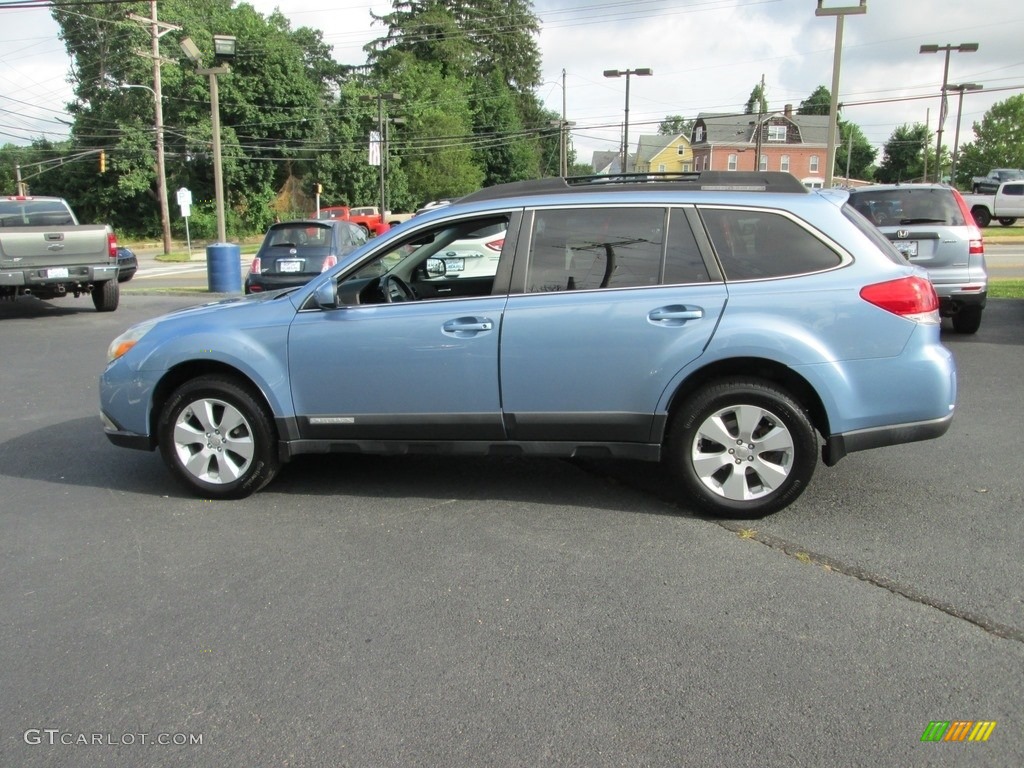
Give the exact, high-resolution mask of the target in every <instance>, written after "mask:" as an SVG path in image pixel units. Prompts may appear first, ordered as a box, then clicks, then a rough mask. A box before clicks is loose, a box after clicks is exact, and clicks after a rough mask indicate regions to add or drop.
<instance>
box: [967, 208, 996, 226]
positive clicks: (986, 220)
mask: <svg viewBox="0 0 1024 768" xmlns="http://www.w3.org/2000/svg"><path fill="white" fill-rule="evenodd" d="M971 215H972V216H973V217H974V221H975V222H976V223H977V225H978V226H979V227H987V226H988V225H989V224H991V223H992V214H991V213H989V212H988V208H985V207H984V206H981V205H976V206H974V207H973V208H971Z"/></svg>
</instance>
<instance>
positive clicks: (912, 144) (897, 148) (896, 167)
mask: <svg viewBox="0 0 1024 768" xmlns="http://www.w3.org/2000/svg"><path fill="white" fill-rule="evenodd" d="M930 142H931V133H930V132H929V130H928V127H927V126H925V125H922V124H921V123H915V124H914V125H901V126H900V127H899V128H897V129H896V130H894V131H893V132H892V135H891V136H890V137H889V140H888V141H886V142H885V146H884V147H883V149H882V153H883V157H882V162H881V163H880V164H879V166H878V168H877V170H876V171H875V178H877V179H878V180H879V181H881V182H882V183H883V184H894V183H896V182H898V181H912V180H914V179H920V178H922V177H923V175H924V158H925V155H926V154H927V152H928V149H927V148H928V145H929V144H930ZM929 167H934V166H933V165H932V164H931V163H929Z"/></svg>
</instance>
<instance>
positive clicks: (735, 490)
mask: <svg viewBox="0 0 1024 768" xmlns="http://www.w3.org/2000/svg"><path fill="white" fill-rule="evenodd" d="M667 449H668V450H667V460H668V463H669V466H670V469H671V471H672V473H673V475H674V476H675V477H676V479H677V481H678V482H679V483H680V485H681V486H682V489H683V490H684V492H685V494H686V495H685V500H686V501H688V502H692V503H694V504H696V505H697V506H698V507H699V508H701V509H702V510H704V511H706V512H710V513H711V514H713V515H717V516H719V517H732V518H748V519H749V518H759V517H764V516H765V515H769V514H771V513H772V512H776V511H778V510H780V509H782V508H783V507H785V506H788V505H789V504H791V503H792V502H793V501H795V500H796V499H797V497H799V496H800V494H801V493H803V492H804V489H805V488H806V487H807V484H808V482H810V479H811V476H812V475H813V474H814V469H815V467H816V465H817V462H818V439H817V435H816V434H815V432H814V427H812V426H811V422H810V419H809V418H808V416H807V413H806V412H805V410H804V409H803V407H801V405H800V404H799V403H798V402H797V401H796V400H795V399H793V398H792V397H791V396H790V395H789V394H788V393H787V392H786V391H784V390H783V389H781V388H779V387H777V386H776V385H774V384H772V383H769V382H766V381H760V380H756V379H727V380H722V381H719V382H717V383H715V384H712V385H711V386H708V387H706V388H705V389H703V390H700V391H698V392H696V393H695V394H693V395H691V396H690V397H689V398H688V399H686V400H685V401H684V402H683V403H681V404H680V406H679V407H678V408H676V409H675V411H674V415H673V417H672V420H671V423H670V427H669V435H668V439H667Z"/></svg>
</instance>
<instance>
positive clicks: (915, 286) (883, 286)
mask: <svg viewBox="0 0 1024 768" xmlns="http://www.w3.org/2000/svg"><path fill="white" fill-rule="evenodd" d="M860 297H861V298H862V299H864V301H867V302H870V303H871V304H874V305H875V306H876V307H880V308H882V309H884V310H885V311H886V312H892V313H893V314H894V315H899V316H900V317H905V318H907V319H908V320H913V321H914V322H915V323H925V324H929V325H938V324H939V323H940V322H941V320H940V319H939V297H938V296H936V295H935V289H934V288H933V287H932V284H931V283H930V282H928V280H926V279H925V278H923V277H917V276H916V275H915V276H912V277H901V278H900V279H898V280H889V281H887V282H884V283H875V284H874V285H865V286H864V287H863V288H861V289H860Z"/></svg>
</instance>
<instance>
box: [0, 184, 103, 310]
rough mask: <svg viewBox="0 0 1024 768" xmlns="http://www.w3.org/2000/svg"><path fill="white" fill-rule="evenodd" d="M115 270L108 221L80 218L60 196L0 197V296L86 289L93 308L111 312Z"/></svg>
mask: <svg viewBox="0 0 1024 768" xmlns="http://www.w3.org/2000/svg"><path fill="white" fill-rule="evenodd" d="M117 270H118V265H117V239H116V238H115V237H114V231H113V230H112V229H111V228H110V227H109V226H106V225H104V224H79V223H78V219H77V218H76V217H75V214H74V212H73V211H72V210H71V207H70V206H69V205H68V204H67V202H66V201H65V200H63V199H62V198H59V197H28V196H23V195H11V196H9V197H0V299H8V300H12V301H13V300H14V299H16V298H18V297H19V296H25V295H32V296H37V297H38V298H40V299H56V298H60V297H62V296H66V295H67V294H69V293H70V294H72V295H73V296H75V297H76V298H77V297H78V296H81V295H82V294H85V293H87V294H89V295H90V296H91V297H92V303H93V305H94V306H95V307H96V310H97V311H98V312H113V311H114V310H115V309H117V305H118V302H119V300H120V296H121V293H120V289H119V288H118V285H117Z"/></svg>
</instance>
